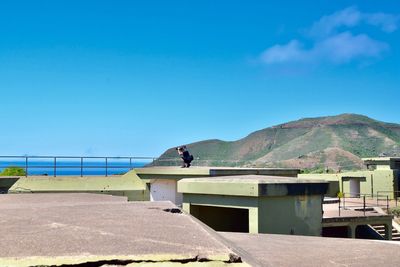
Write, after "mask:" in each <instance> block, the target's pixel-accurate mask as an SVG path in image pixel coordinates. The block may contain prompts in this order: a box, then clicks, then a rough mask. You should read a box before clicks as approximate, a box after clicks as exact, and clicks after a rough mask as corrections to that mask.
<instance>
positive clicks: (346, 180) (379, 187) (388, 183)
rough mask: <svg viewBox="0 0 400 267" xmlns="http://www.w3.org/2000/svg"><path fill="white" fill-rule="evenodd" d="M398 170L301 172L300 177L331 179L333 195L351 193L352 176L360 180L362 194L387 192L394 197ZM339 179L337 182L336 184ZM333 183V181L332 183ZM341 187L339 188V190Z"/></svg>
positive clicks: (330, 193)
mask: <svg viewBox="0 0 400 267" xmlns="http://www.w3.org/2000/svg"><path fill="white" fill-rule="evenodd" d="M397 173H398V171H393V170H382V169H381V170H374V171H356V172H344V173H337V174H300V175H299V179H318V180H321V179H322V180H326V181H329V183H330V184H329V189H328V192H329V194H328V195H329V196H333V195H334V192H335V191H339V190H340V192H342V193H346V194H349V193H350V180H351V179H352V178H355V179H359V180H360V194H371V195H372V194H373V195H376V194H377V193H378V192H379V194H380V195H381V194H386V195H388V196H389V197H390V198H392V197H393V191H394V190H396V188H398V187H396V185H397V183H398V182H397V181H398V179H396V175H397ZM336 181H337V184H336ZM331 183H333V184H332V185H331ZM338 188H339V190H337V189H338Z"/></svg>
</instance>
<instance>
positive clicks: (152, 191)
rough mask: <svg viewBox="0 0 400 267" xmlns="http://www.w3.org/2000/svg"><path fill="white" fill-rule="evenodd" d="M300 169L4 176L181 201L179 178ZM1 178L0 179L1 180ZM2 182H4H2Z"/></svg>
mask: <svg viewBox="0 0 400 267" xmlns="http://www.w3.org/2000/svg"><path fill="white" fill-rule="evenodd" d="M299 172H300V170H298V169H280V168H276V169H269V168H218V167H215V168H214V167H192V168H187V169H184V168H177V167H151V168H137V169H133V170H131V171H129V172H128V173H126V174H125V175H122V176H117V175H115V176H109V177H104V176H98V177H94V176H84V177H79V176H58V177H50V176H28V177H7V179H8V180H7V183H6V178H4V187H3V188H4V190H7V191H8V193H67V192H70V193H72V192H81V193H99V194H111V195H116V196H126V197H128V200H129V201H148V200H150V201H171V202H172V203H174V204H176V205H181V204H182V194H181V193H179V192H178V191H177V182H178V181H179V180H180V179H182V178H195V177H217V176H227V175H243V174H259V175H274V176H290V177H293V178H295V177H297V174H298V173H299ZM1 180H2V179H1V178H0V182H1ZM0 186H1V184H0Z"/></svg>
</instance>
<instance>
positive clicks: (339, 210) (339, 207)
mask: <svg viewBox="0 0 400 267" xmlns="http://www.w3.org/2000/svg"><path fill="white" fill-rule="evenodd" d="M340 201H341V200H340V196H339V217H340Z"/></svg>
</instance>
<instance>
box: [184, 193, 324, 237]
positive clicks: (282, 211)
mask: <svg viewBox="0 0 400 267" xmlns="http://www.w3.org/2000/svg"><path fill="white" fill-rule="evenodd" d="M198 206H208V207H225V208H236V209H247V210H248V220H249V223H248V228H249V232H250V233H271V234H296V235H310V236H319V235H320V234H321V231H322V226H321V225H322V197H321V195H310V196H284V197H244V196H243V197H240V196H224V195H205V194H184V195H183V209H184V210H185V211H186V212H188V213H190V214H192V215H193V216H195V217H197V216H198V218H199V219H200V220H202V221H203V222H205V223H207V222H208V223H211V224H210V225H209V226H211V227H213V226H218V227H220V225H219V224H218V223H216V222H218V221H224V218H223V216H224V213H223V212H222V210H221V212H213V210H212V209H202V210H201V211H202V213H200V214H199V211H198ZM199 215H200V216H199ZM231 215H232V214H230V216H231ZM205 217H210V218H206V219H205ZM238 221H241V220H240V219H238ZM218 227H217V229H218Z"/></svg>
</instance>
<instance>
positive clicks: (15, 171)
mask: <svg viewBox="0 0 400 267" xmlns="http://www.w3.org/2000/svg"><path fill="white" fill-rule="evenodd" d="M25 175H26V172H25V169H23V168H20V167H7V168H5V169H4V170H3V171H2V172H0V176H25Z"/></svg>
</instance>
